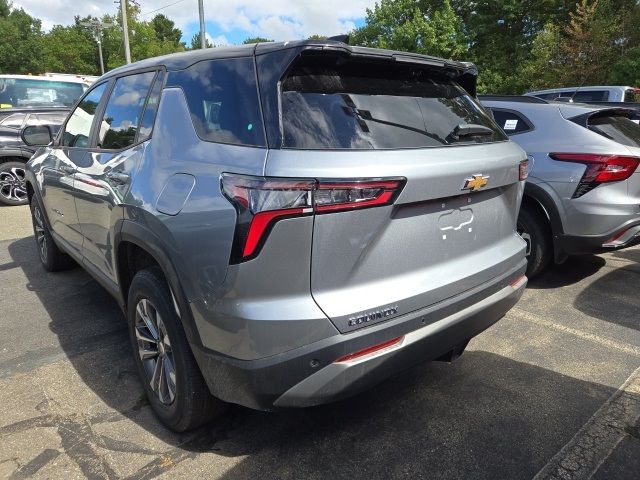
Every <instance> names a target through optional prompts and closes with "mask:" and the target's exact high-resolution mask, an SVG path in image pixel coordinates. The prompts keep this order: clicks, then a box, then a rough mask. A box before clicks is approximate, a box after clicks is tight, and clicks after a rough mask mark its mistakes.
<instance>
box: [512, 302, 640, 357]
mask: <svg viewBox="0 0 640 480" xmlns="http://www.w3.org/2000/svg"><path fill="white" fill-rule="evenodd" d="M509 314H510V315H515V316H516V317H518V318H521V319H523V320H527V321H529V322H532V323H536V324H538V325H542V326H545V327H549V328H553V329H555V330H559V331H561V332H564V333H568V334H570V335H575V336H576V337H580V338H583V339H585V340H588V341H590V342H595V343H599V344H600V345H603V346H605V347H607V348H612V349H615V350H619V351H621V352H624V353H628V354H631V355H636V356H638V357H640V348H639V347H636V346H635V345H631V344H629V343H624V342H618V341H617V340H613V339H611V338H606V337H601V336H600V335H596V334H594V333H589V332H585V331H582V330H578V329H577V328H572V327H568V326H566V325H562V324H560V323H555V322H552V321H550V320H545V319H544V318H541V317H539V316H538V315H534V314H532V313H530V312H527V311H526V310H522V309H521V308H518V307H514V308H512V309H511V310H510V311H509Z"/></svg>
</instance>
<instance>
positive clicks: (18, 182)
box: [0, 75, 90, 205]
mask: <svg viewBox="0 0 640 480" xmlns="http://www.w3.org/2000/svg"><path fill="white" fill-rule="evenodd" d="M89 85H90V82H88V81H86V80H84V79H82V78H77V77H75V76H72V77H69V78H65V79H63V80H62V79H60V78H52V77H44V76H32V75H0V203H3V204H5V205H23V204H26V203H27V192H26V190H25V184H24V164H25V163H26V162H27V160H29V158H30V157H31V155H32V154H33V152H34V151H35V149H33V148H29V147H28V146H26V145H25V144H24V143H23V142H22V140H21V138H20V130H21V129H22V128H24V127H25V126H27V125H45V124H46V125H51V126H52V128H53V129H54V130H55V129H56V128H57V127H58V126H59V125H60V124H62V121H63V120H64V119H65V117H66V115H67V113H68V111H69V109H70V107H71V106H72V105H73V104H74V103H75V102H76V100H78V98H80V96H81V95H82V94H83V93H84V92H85V91H86V89H87V88H88V87H89Z"/></svg>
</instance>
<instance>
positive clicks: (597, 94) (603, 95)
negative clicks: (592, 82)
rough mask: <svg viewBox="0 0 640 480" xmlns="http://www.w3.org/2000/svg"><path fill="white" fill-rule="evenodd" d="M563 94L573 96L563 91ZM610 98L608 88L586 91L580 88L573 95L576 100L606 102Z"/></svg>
mask: <svg viewBox="0 0 640 480" xmlns="http://www.w3.org/2000/svg"><path fill="white" fill-rule="evenodd" d="M562 96H567V97H571V96H572V94H565V93H563V94H562ZM608 99H609V92H607V91H606V90H595V91H593V92H585V91H582V90H579V91H578V92H577V93H576V94H575V95H573V101H574V102H606V101H607V100H608Z"/></svg>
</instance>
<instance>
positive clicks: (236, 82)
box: [168, 57, 265, 147]
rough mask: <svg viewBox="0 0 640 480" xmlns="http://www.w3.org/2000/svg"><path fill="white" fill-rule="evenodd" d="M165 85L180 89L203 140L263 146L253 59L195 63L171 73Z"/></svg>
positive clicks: (263, 140)
mask: <svg viewBox="0 0 640 480" xmlns="http://www.w3.org/2000/svg"><path fill="white" fill-rule="evenodd" d="M168 85H169V86H179V87H181V88H182V90H183V91H184V94H185V97H186V99H187V103H188V104H189V110H190V112H191V119H192V120H193V124H194V126H195V128H196V131H197V133H198V136H199V137H200V138H202V139H203V140H206V141H209V142H217V143H230V144H234V145H250V146H258V147H263V146H264V145H265V139H264V129H263V124H262V114H261V112H260V104H259V98H258V86H257V85H256V75H255V68H254V64H253V58H251V57H244V58H230V59H221V60H209V61H204V62H199V63H196V64H194V65H192V66H191V67H189V68H187V69H185V70H181V71H179V72H172V73H171V76H170V78H169V82H168Z"/></svg>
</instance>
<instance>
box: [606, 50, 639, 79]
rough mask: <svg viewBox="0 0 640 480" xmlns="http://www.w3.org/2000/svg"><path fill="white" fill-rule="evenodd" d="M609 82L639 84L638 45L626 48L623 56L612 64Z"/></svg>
mask: <svg viewBox="0 0 640 480" xmlns="http://www.w3.org/2000/svg"><path fill="white" fill-rule="evenodd" d="M609 83H611V84H613V85H630V86H632V87H638V86H640V47H634V48H631V49H629V50H627V51H626V53H625V56H624V57H623V58H621V59H620V60H618V61H617V62H616V63H614V64H613V66H612V67H611V74H610V75H609Z"/></svg>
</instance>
